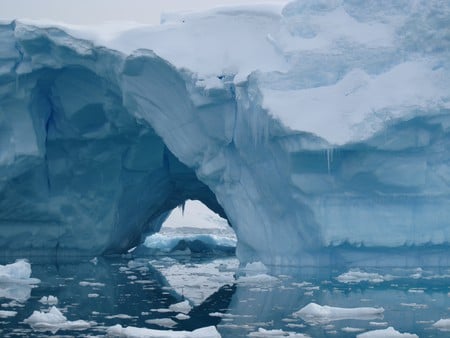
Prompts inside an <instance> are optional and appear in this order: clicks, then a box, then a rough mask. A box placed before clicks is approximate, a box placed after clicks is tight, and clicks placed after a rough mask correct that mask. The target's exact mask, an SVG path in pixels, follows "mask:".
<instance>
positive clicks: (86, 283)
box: [78, 281, 105, 287]
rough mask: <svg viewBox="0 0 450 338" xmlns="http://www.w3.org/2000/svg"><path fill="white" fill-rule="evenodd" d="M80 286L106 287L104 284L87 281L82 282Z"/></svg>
mask: <svg viewBox="0 0 450 338" xmlns="http://www.w3.org/2000/svg"><path fill="white" fill-rule="evenodd" d="M78 284H80V286H91V287H103V286H105V284H104V283H97V282H86V281H81V282H80V283H78Z"/></svg>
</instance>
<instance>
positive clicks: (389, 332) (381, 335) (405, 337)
mask: <svg viewBox="0 0 450 338" xmlns="http://www.w3.org/2000/svg"><path fill="white" fill-rule="evenodd" d="M357 337H358V338H419V336H418V335H416V334H412V333H401V332H399V331H397V330H396V329H394V328H393V327H392V326H389V327H388V328H387V329H382V330H373V331H367V332H364V333H360V334H358V335H357Z"/></svg>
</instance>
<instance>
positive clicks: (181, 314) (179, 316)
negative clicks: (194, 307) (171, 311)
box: [175, 313, 191, 320]
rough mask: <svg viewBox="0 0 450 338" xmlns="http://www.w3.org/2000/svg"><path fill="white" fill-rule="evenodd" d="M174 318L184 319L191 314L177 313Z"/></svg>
mask: <svg viewBox="0 0 450 338" xmlns="http://www.w3.org/2000/svg"><path fill="white" fill-rule="evenodd" d="M175 318H176V319H178V320H186V319H189V318H191V316H188V315H185V314H184V313H179V314H177V315H176V316H175Z"/></svg>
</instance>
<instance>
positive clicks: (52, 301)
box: [39, 295, 58, 305]
mask: <svg viewBox="0 0 450 338" xmlns="http://www.w3.org/2000/svg"><path fill="white" fill-rule="evenodd" d="M39 303H42V304H46V305H56V304H58V298H57V297H55V296H52V295H50V296H42V298H41V299H39Z"/></svg>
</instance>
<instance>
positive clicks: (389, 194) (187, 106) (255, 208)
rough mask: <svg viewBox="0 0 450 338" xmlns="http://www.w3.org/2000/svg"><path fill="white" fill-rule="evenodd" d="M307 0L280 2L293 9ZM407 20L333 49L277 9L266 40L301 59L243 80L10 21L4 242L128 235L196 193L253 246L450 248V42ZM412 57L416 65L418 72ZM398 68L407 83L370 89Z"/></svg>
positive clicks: (327, 255) (127, 241) (52, 242)
mask: <svg viewBox="0 0 450 338" xmlns="http://www.w3.org/2000/svg"><path fill="white" fill-rule="evenodd" d="M299 4H300V3H299ZM309 5H311V6H313V4H312V3H311V4H309ZM336 5H338V4H337V3H336ZM352 6H353V5H352ZM355 6H356V5H355ZM300 7H301V6H300ZM313 7H314V6H313ZM319 7H320V6H319ZM332 7H333V6H332ZM382 7H383V6H382ZM383 8H384V7H383ZM312 9H314V8H312ZM324 9H326V10H327V11H328V10H330V11H331V12H332V13H331V14H330V15H340V14H344V15H345V16H346V17H348V16H349V15H350V16H352V15H354V13H353V14H352V12H351V11H350V10H349V9H345V8H343V9H340V10H339V11H338V12H335V11H334V7H333V8H331V7H330V8H324ZM297 10H298V11H300V10H302V11H303V10H304V9H302V8H300V9H297V7H296V5H292V6H288V7H286V8H285V10H284V14H283V15H284V17H283V18H284V19H285V20H284V19H283V20H280V19H279V18H280V16H279V15H278V16H273V15H270V18H271V19H270V20H271V22H275V23H274V25H275V26H276V25H278V24H279V25H281V24H282V23H283V24H287V25H289V24H292V25H294V26H295V25H296V24H297V23H298V22H300V21H301V20H300V21H299V20H298V18H297V14H296V13H297ZM316 10H317V11H318V13H316V14H317V15H319V16H320V15H322V14H321V13H322V12H323V11H322V9H321V7H320V8H316V9H314V10H313V12H314V13H315V11H316ZM343 11H344V12H343ZM233 13H235V12H233V11H231V13H229V14H227V15H232V16H233V15H234V14H233ZM237 13H238V15H239V11H238V12H237ZM302 13H303V12H302ZM305 13H309V12H308V11H306V12H305ZM235 14H236V13H235ZM250 14H251V13H250ZM227 15H226V16H227ZM248 15H249V14H248V13H247V14H245V15H244V16H243V19H242V18H241V19H242V20H241V21H245V22H247V21H248V20H247V19H248ZM251 15H253V14H251ZM380 17H383V16H382V15H381V16H380ZM419 17H420V16H419ZM227 18H228V17H227ZM227 18H225V19H224V18H222V19H224V20H225V21H224V22H228V21H226V20H228V19H227ZM274 18H275V19H274ZM277 18H278V19H277ZM414 18H416V19H417V17H416V16H415V15H412V16H411V20H416V19H414ZM427 18H428V17H427ZM430 18H431V19H427V20H433V18H434V17H433V16H430ZM272 19H273V20H275V21H273V20H272ZM350 19H351V20H350V21H351V22H352V23H353V24H355V25H356V26H358V25H359V23H358V22H359V21H358V20H363V21H364V20H369V22H370V21H371V19H370V18H366V16H365V15H363V16H361V17H358V20H356V21H355V20H354V19H352V18H350ZM276 20H279V21H280V22H281V23H280V22H278V23H277V22H276ZM206 21H208V22H210V23H211V22H212V25H213V26H214V25H215V22H214V20H212V21H210V20H209V19H207V20H206ZM252 22H253V21H250V23H252ZM408 22H409V21H406V23H405V26H404V29H402V30H398V31H396V33H395V34H396V35H395V34H394V35H392V34H391V35H392V36H391V35H389V37H390V38H392V39H393V40H392V41H395V42H396V43H395V44H393V45H392V46H391V45H389V46H390V47H389V48H388V50H384V49H381V50H379V49H376V48H375V49H373V48H371V47H370V46H371V43H372V42H371V41H365V40H364V39H362V40H361V41H359V38H361V37H360V36H359V35H358V36H353V35H352V34H350V35H348V34H347V33H348V32H346V31H344V32H340V33H339V32H338V33H339V34H341V33H342V34H343V35H344V36H343V39H341V36H339V34H338V36H337V37H336V39H337V41H338V42H339V43H337V44H336V48H339V53H337V54H336V55H330V54H329V53H328V52H327V51H328V49H325V50H320V49H319V50H318V51H314V53H313V54H310V52H309V51H304V50H302V49H301V48H300V49H299V50H293V51H291V50H286V49H284V47H286V46H283V43H281V45H280V44H279V43H278V42H283V41H284V40H283V38H286V37H288V38H295V39H294V40H295V41H297V40H298V39H297V38H299V39H300V41H303V40H302V39H303V38H310V36H309V33H308V30H306V31H302V30H300V31H296V30H294V31H291V30H286V29H283V27H281V30H280V31H279V32H278V33H280V34H282V36H281V38H280V37H279V36H278V38H280V39H281V40H279V41H277V35H270V36H266V35H264V36H263V37H262V39H261V40H262V41H263V43H264V44H265V45H264V46H265V47H264V48H266V47H267V45H268V47H267V48H270V50H271V52H272V53H274V54H277V53H278V54H277V59H283V60H284V61H287V60H288V61H289V62H291V64H290V67H291V68H290V71H289V72H287V73H283V74H282V73H277V72H271V71H270V70H271V68H270V69H269V70H267V69H266V70H265V71H261V72H253V73H251V74H249V76H248V78H246V79H245V80H243V79H244V78H243V77H242V74H241V76H238V75H239V74H237V75H236V74H232V72H231V74H229V73H227V72H225V73H220V74H217V76H215V77H212V78H211V77H210V78H208V79H202V78H199V75H198V74H197V73H190V72H189V71H187V70H184V69H182V67H179V68H176V67H174V66H172V65H171V64H170V63H168V62H167V61H165V60H164V59H162V58H160V57H158V56H156V55H155V54H154V53H153V52H151V51H148V50H140V51H136V52H134V53H133V54H131V55H125V54H121V53H119V52H116V51H113V50H110V49H107V48H100V47H95V46H94V45H92V44H91V43H89V42H86V41H82V40H77V39H74V38H72V37H70V36H68V35H67V34H66V33H64V32H62V31H60V30H58V29H53V28H51V29H38V28H35V27H31V26H26V25H23V24H19V23H12V24H9V25H3V26H1V27H0V34H1V35H0V38H1V41H2V44H1V51H2V53H1V54H0V66H1V67H0V98H1V100H0V110H1V112H2V114H1V115H0V130H1V133H0V145H1V152H0V226H1V229H2V231H1V232H0V247H1V248H2V250H3V254H6V253H12V252H15V251H21V252H23V251H29V252H30V253H33V252H34V251H36V252H47V253H48V252H56V253H57V254H58V255H78V254H88V255H92V254H101V253H112V252H121V251H124V250H126V249H127V248H129V247H131V246H134V245H135V244H136V243H137V242H138V241H139V237H140V236H141V234H142V232H143V231H146V230H154V231H157V230H158V227H159V226H160V224H161V222H162V220H163V218H164V215H165V213H166V212H167V211H168V210H170V209H172V208H173V207H174V206H175V205H177V204H179V203H181V202H182V201H183V200H184V199H186V198H194V199H199V200H202V201H203V202H204V203H205V204H207V205H208V206H209V207H210V208H211V209H212V210H216V211H218V212H220V213H222V214H223V215H226V217H227V219H228V220H229V222H230V224H232V225H233V228H234V229H235V231H236V235H237V238H238V246H237V254H238V256H239V258H241V259H242V260H250V261H251V260H262V261H263V262H265V263H269V264H271V263H272V264H279V263H282V264H296V265H298V264H322V263H325V264H326V263H329V262H334V260H335V259H337V258H339V255H337V254H336V251H335V250H334V249H335V248H344V249H345V248H350V249H349V251H350V252H351V251H352V250H353V252H363V251H364V250H366V249H367V248H369V249H370V250H373V251H374V252H375V253H380V252H382V251H385V249H386V248H392V250H393V252H397V251H396V250H397V249H398V248H399V247H401V248H402V249H403V250H404V251H406V252H408V253H411V252H413V251H414V250H415V248H421V249H422V248H425V250H426V249H427V247H433V248H435V247H436V245H440V246H442V247H444V248H447V247H448V243H449V242H450V228H449V227H448V219H450V209H449V208H447V205H448V202H449V201H450V197H449V196H450V189H449V184H448V182H450V174H449V170H448V163H449V154H448V152H447V150H446V149H448V145H449V143H450V141H449V140H450V137H449V128H448V126H449V125H450V124H449V114H448V92H446V91H445V88H447V87H448V85H447V84H448V78H449V77H448V76H447V75H448V66H447V61H446V60H448V57H447V54H445V49H440V48H437V49H433V48H434V47H433V46H434V44H435V43H437V42H436V41H435V40H433V39H431V40H430V39H428V38H427V39H425V40H427V41H429V42H430V45H429V46H428V47H427V45H426V46H425V48H426V49H427V50H428V49H429V50H431V51H434V52H436V58H435V59H433V61H432V62H431V61H430V62H431V63H430V62H429V61H427V60H428V56H427V55H425V56H423V57H422V58H419V59H420V60H418V59H417V57H418V55H419V54H420V53H418V52H416V49H415V48H416V47H417V46H419V45H421V44H417V41H419V40H417V41H416V40H414V41H410V40H409V38H410V37H411V36H415V34H416V33H417V32H415V33H414V34H412V35H411V34H409V33H408V32H409V30H410V29H411V27H416V26H417V25H415V24H409V23H408ZM413 22H415V21H413ZM262 26H264V25H259V24H256V26H255V27H256V28H255V27H253V30H252V31H251V32H252V34H253V33H255V32H257V31H259V28H260V27H262ZM419 26H421V25H419ZM444 26H445V25H444ZM271 27H273V26H271ZM203 28H204V27H203ZM284 28H286V27H284ZM227 32H228V31H227ZM386 32H387V33H389V32H388V31H386ZM445 32H447V31H445ZM194 33H195V32H194ZM238 33H239V32H238ZM297 33H298V34H300V35H299V36H298V37H295V36H284V35H283V34H288V35H289V34H291V35H292V34H293V35H296V34H297ZM303 33H308V34H307V36H306V37H302V35H301V34H303ZM319 33H321V32H318V34H319ZM425 33H426V32H425ZM425 33H424V32H418V33H417V34H419V35H420V36H421V34H422V35H423V34H425ZM235 34H236V32H235ZM424 36H428V34H425V35H424ZM138 37H141V35H139V34H138ZM247 37H248V35H247ZM330 37H331V38H333V39H334V35H330ZM231 38H234V37H233V36H232V37H231ZM250 38H251V37H250ZM355 38H356V40H357V41H359V42H358V43H357V44H355V43H354V41H352V39H355ZM296 39H297V40H296ZM438 40H439V39H438ZM286 41H288V42H289V41H290V40H289V39H288V40H286ZM389 41H391V40H389ZM389 41H388V42H389ZM392 41H391V42H392ZM439 41H440V40H439ZM385 42H386V41H385ZM341 43H343V44H341ZM242 45H243V46H244V45H245V44H242ZM397 45H398V46H399V47H398V50H397V49H396V48H397V47H396V46H397ZM295 46H296V44H295V43H294V44H293V47H295ZM432 47H433V48H432ZM355 48H356V49H355ZM411 48H412V49H411ZM400 51H401V53H400ZM354 53H356V54H354ZM399 53H400V54H399ZM402 53H406V54H402ZM251 55H254V54H253V53H252V54H251ZM271 55H272V54H271ZM355 55H359V56H360V60H355ZM397 55H401V56H400V59H397ZM317 60H319V61H320V62H318V61H317ZM247 61H249V60H247ZM354 68H358V69H359V70H357V69H356V70H355V69H354ZM411 70H413V71H417V70H418V71H419V77H418V78H419V81H417V80H415V81H416V82H417V83H416V84H417V86H412V87H409V86H408V82H409V81H410V80H411V81H413V80H414V78H413V79H411V78H409V77H408V76H405V75H410V74H415V72H412V71H411ZM317 74H319V76H318V75H317ZM235 75H236V77H235ZM391 80H396V81H397V80H398V82H395V84H396V86H395V87H396V88H405V87H407V89H408V90H400V91H389V94H390V95H386V97H384V96H383V98H382V99H379V98H377V95H378V96H380V95H379V91H380V90H382V89H384V88H385V87H386V85H387V84H390V83H391ZM388 88H390V87H389V86H388ZM443 88H444V89H443ZM394 89H395V88H394ZM382 92H383V93H387V92H386V90H384V91H382ZM374 94H377V95H374ZM397 94H401V95H397ZM422 94H423V95H422ZM316 97H319V98H322V99H323V98H326V99H327V98H329V97H331V98H332V99H331V100H330V101H329V102H328V101H327V100H316V99H315V98H316ZM280 98H282V99H281V100H280ZM363 99H368V101H369V104H368V105H367V106H365V105H363V106H362V107H360V110H358V109H356V108H355V105H356V106H358V107H359V104H360V103H361V102H363V101H364V100H363ZM385 99H386V100H385ZM411 100H412V101H413V103H414V105H413V107H411V106H410V105H409V104H410V102H411ZM303 105H306V108H305V110H304V109H303V108H304V106H303ZM349 107H350V108H349ZM358 107H357V108H358ZM353 108H355V109H356V113H355V114H353V113H352V111H353ZM349 109H350V110H349ZM371 109H375V111H372V110H371ZM274 112H275V113H274ZM311 112H318V113H319V115H318V116H319V118H318V119H311V118H310V117H311V115H312V114H313V113H311ZM391 112H393V113H391ZM277 114H278V115H277ZM274 116H275V117H276V118H275V117H274ZM329 118H330V119H331V121H334V122H339V123H338V124H339V126H341V127H343V128H340V129H339V130H338V132H335V130H334V128H333V127H331V128H330V125H327V124H326V122H327V121H328V119H329ZM323 119H324V121H326V122H325V123H321V122H322V120H323ZM280 121H283V123H285V124H283V123H282V122H280ZM331 125H332V126H334V125H335V124H334V123H332V124H331ZM290 127H292V128H294V129H290ZM349 131H357V132H358V133H360V134H358V135H356V136H355V135H353V134H352V133H350V132H349ZM332 143H334V146H333V145H332ZM442 251H443V250H442V249H441V248H440V247H438V250H437V252H438V254H442ZM338 253H339V252H338ZM355 257H356V259H358V257H357V256H353V259H354V258H355Z"/></svg>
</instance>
